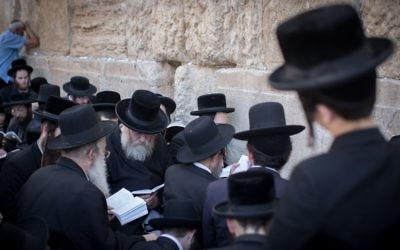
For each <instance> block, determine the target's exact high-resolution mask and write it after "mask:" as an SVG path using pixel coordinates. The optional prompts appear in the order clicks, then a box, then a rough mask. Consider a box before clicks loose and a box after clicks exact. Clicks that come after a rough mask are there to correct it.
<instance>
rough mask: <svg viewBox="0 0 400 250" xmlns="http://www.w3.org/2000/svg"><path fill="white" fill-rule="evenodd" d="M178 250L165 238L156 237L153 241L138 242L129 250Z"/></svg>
mask: <svg viewBox="0 0 400 250" xmlns="http://www.w3.org/2000/svg"><path fill="white" fill-rule="evenodd" d="M142 249H143V250H179V248H178V246H177V245H176V244H175V242H173V241H172V240H171V239H169V238H167V237H162V236H160V237H158V238H157V240H154V241H144V242H139V243H137V244H135V245H134V246H133V248H131V250H142Z"/></svg>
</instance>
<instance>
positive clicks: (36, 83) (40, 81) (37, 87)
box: [31, 77, 60, 95]
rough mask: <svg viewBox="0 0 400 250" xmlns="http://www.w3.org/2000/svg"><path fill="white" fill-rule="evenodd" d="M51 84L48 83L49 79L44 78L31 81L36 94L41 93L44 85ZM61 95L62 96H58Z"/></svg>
mask: <svg viewBox="0 0 400 250" xmlns="http://www.w3.org/2000/svg"><path fill="white" fill-rule="evenodd" d="M47 84H49V83H48V82H47V79H46V78H44V77H35V78H33V79H32V80H31V89H32V90H33V92H35V93H36V94H37V93H39V92H40V87H41V86H42V85H47ZM58 95H60V94H58Z"/></svg>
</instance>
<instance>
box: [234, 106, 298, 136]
mask: <svg viewBox="0 0 400 250" xmlns="http://www.w3.org/2000/svg"><path fill="white" fill-rule="evenodd" d="M249 122H250V129H249V130H246V131H242V132H239V133H236V134H235V135H234V136H233V137H234V138H236V139H239V140H249V139H250V138H252V137H258V136H266V135H288V136H289V135H294V134H297V133H300V132H301V131H303V130H304V128H305V127H304V126H301V125H286V119H285V111H284V109H283V106H282V104H280V103H278V102H264V103H259V104H256V105H254V106H252V107H251V108H250V110H249Z"/></svg>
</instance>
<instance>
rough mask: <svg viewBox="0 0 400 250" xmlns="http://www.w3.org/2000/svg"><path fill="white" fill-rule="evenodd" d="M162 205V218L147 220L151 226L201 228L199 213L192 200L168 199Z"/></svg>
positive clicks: (156, 227) (161, 227)
mask: <svg viewBox="0 0 400 250" xmlns="http://www.w3.org/2000/svg"><path fill="white" fill-rule="evenodd" d="M164 207H165V208H164V217H163V218H156V219H151V220H149V224H150V226H152V227H153V228H155V229H163V228H201V219H200V214H199V212H198V211H196V208H195V207H194V204H193V201H190V200H178V199H173V200H168V201H167V202H165V204H164Z"/></svg>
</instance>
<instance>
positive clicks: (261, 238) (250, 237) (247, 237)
mask: <svg viewBox="0 0 400 250" xmlns="http://www.w3.org/2000/svg"><path fill="white" fill-rule="evenodd" d="M266 240H267V236H266V235H261V234H244V235H241V236H239V237H237V238H236V239H235V244H236V243H242V242H259V243H260V244H264V243H265V242H266Z"/></svg>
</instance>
